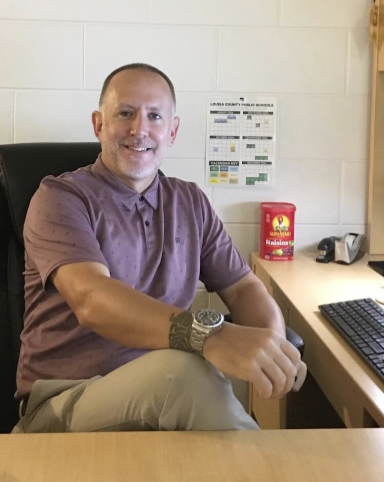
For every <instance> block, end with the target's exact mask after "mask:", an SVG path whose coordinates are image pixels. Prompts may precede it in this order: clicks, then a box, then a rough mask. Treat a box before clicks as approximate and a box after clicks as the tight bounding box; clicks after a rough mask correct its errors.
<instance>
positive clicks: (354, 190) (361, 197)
mask: <svg viewBox="0 0 384 482" xmlns="http://www.w3.org/2000/svg"><path fill="white" fill-rule="evenodd" d="M341 196H342V215H341V221H342V224H366V223H367V196H368V162H364V161H362V162H343V166H342V188H341Z"/></svg>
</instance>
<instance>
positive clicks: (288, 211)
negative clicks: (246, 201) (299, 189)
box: [260, 202, 296, 261]
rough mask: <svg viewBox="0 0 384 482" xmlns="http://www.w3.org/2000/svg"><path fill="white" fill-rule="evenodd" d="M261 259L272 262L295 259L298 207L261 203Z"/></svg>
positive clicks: (287, 204) (288, 204)
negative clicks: (296, 212) (294, 247)
mask: <svg viewBox="0 0 384 482" xmlns="http://www.w3.org/2000/svg"><path fill="white" fill-rule="evenodd" d="M260 210H261V220H260V257H261V258H263V259H269V260H271V261H290V260H292V259H293V245H294V239H295V237H294V232H295V211H296V206H295V205H294V204H291V203H273V202H271V203H261V204H260Z"/></svg>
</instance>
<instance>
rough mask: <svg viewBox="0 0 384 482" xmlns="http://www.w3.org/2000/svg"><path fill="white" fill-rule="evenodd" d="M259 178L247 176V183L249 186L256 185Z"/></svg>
mask: <svg viewBox="0 0 384 482" xmlns="http://www.w3.org/2000/svg"><path fill="white" fill-rule="evenodd" d="M258 180H259V178H258V177H247V178H246V180H245V183H246V185H247V186H254V185H255V183H256V182H257V181H258Z"/></svg>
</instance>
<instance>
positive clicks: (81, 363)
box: [16, 157, 250, 398]
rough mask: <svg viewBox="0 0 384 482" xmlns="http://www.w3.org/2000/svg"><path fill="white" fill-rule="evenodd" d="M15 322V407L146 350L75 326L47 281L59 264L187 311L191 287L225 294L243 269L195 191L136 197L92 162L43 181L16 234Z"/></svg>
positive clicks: (166, 188) (159, 187)
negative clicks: (20, 269) (21, 249)
mask: <svg viewBox="0 0 384 482" xmlns="http://www.w3.org/2000/svg"><path fill="white" fill-rule="evenodd" d="M24 240H25V304H26V309H25V316H24V330H23V332H22V335H21V352H20V358H19V364H18V369H17V392H16V397H17V398H23V397H25V396H27V395H28V394H29V393H30V391H31V388H32V385H33V383H34V382H35V381H36V380H37V379H44V380H49V379H71V380H78V379H88V378H92V377H94V376H96V375H101V376H103V375H105V374H107V373H109V372H110V371H112V370H114V369H116V368H118V367H120V366H121V365H123V364H124V363H127V362H129V361H131V360H133V359H135V358H137V357H139V356H141V355H143V354H144V353H146V352H147V351H148V350H137V349H131V348H129V347H125V346H122V345H119V344H117V343H115V342H112V341H110V340H107V339H105V338H103V337H101V336H100V335H98V334H97V333H95V332H93V331H92V330H90V329H87V328H84V327H81V326H80V325H79V323H78V321H77V318H76V316H75V315H74V313H73V312H72V311H71V310H70V308H69V306H68V305H67V303H66V302H65V301H64V299H63V298H62V296H61V295H60V293H58V291H57V290H56V289H55V287H54V286H53V285H52V284H51V282H50V281H49V279H48V278H49V275H50V274H51V273H52V271H53V270H55V269H56V268H57V267H59V266H62V265H64V264H67V263H74V262H80V261H94V262H98V263H102V264H104V265H105V266H107V268H108V269H109V271H110V274H111V277H112V278H116V279H118V280H120V281H122V282H123V283H126V284H127V285H129V286H131V287H132V288H135V289H137V290H139V291H141V292H143V293H146V294H147V295H149V296H152V297H153V298H155V299H157V300H159V301H162V302H164V303H169V304H172V305H174V306H178V307H180V308H183V309H186V310H187V309H189V308H190V306H191V304H192V302H193V299H194V297H195V294H196V288H197V284H198V281H199V279H200V280H201V281H202V282H203V283H204V284H205V286H206V288H207V290H208V291H218V290H222V289H225V288H227V287H229V286H231V285H232V284H234V283H235V282H237V281H238V280H240V279H241V278H242V277H243V276H244V275H245V274H247V273H248V272H249V270H250V268H249V266H248V265H247V264H246V263H245V261H244V260H243V258H242V257H241V256H240V254H239V253H238V251H237V250H236V249H235V247H234V246H233V244H232V241H231V239H230V237H229V236H228V234H227V233H226V232H225V230H224V228H223V225H222V223H221V221H220V220H219V219H218V217H217V215H216V214H215V212H214V211H213V209H212V207H211V205H210V203H209V201H208V199H207V198H206V196H205V195H204V193H203V192H202V191H201V190H200V189H199V187H198V186H197V185H196V184H195V183H191V182H185V181H181V180H180V179H176V178H171V177H163V176H159V175H157V176H156V178H155V179H154V181H153V183H152V184H151V186H150V187H149V188H148V189H147V191H146V192H145V193H143V194H138V193H137V192H136V191H133V190H132V189H130V188H129V187H127V186H126V185H125V184H123V182H121V181H120V180H119V179H118V178H117V177H116V176H115V175H114V174H112V173H111V172H110V171H109V170H108V169H107V168H106V167H105V166H104V164H103V162H102V161H101V158H100V157H99V158H98V159H97V161H96V162H95V163H94V164H92V165H90V166H87V167H84V168H81V169H78V170H77V171H75V172H68V173H65V174H62V175H61V176H59V177H53V176H48V177H46V178H44V179H43V181H42V182H41V184H40V187H39V189H38V190H37V192H36V193H35V195H34V196H33V198H32V200H31V203H30V206H29V209H28V213H27V217H26V221H25V225H24Z"/></svg>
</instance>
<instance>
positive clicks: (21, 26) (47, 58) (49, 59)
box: [0, 20, 83, 89]
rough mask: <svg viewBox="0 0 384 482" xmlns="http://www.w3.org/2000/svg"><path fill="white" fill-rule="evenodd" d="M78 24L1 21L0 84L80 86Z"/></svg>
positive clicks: (16, 85)
mask: <svg viewBox="0 0 384 482" xmlns="http://www.w3.org/2000/svg"><path fill="white" fill-rule="evenodd" d="M82 46H83V33H82V26H81V25H71V24H68V23H67V24H63V23H46V22H15V21H5V20H4V21H0V58H1V69H0V87H12V88H40V89H43V88H54V89H60V88H61V89H65V88H66V89H74V88H81V87H82V83H83V82H82V79H83V77H82V73H83V65H82V58H83V55H82Z"/></svg>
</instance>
